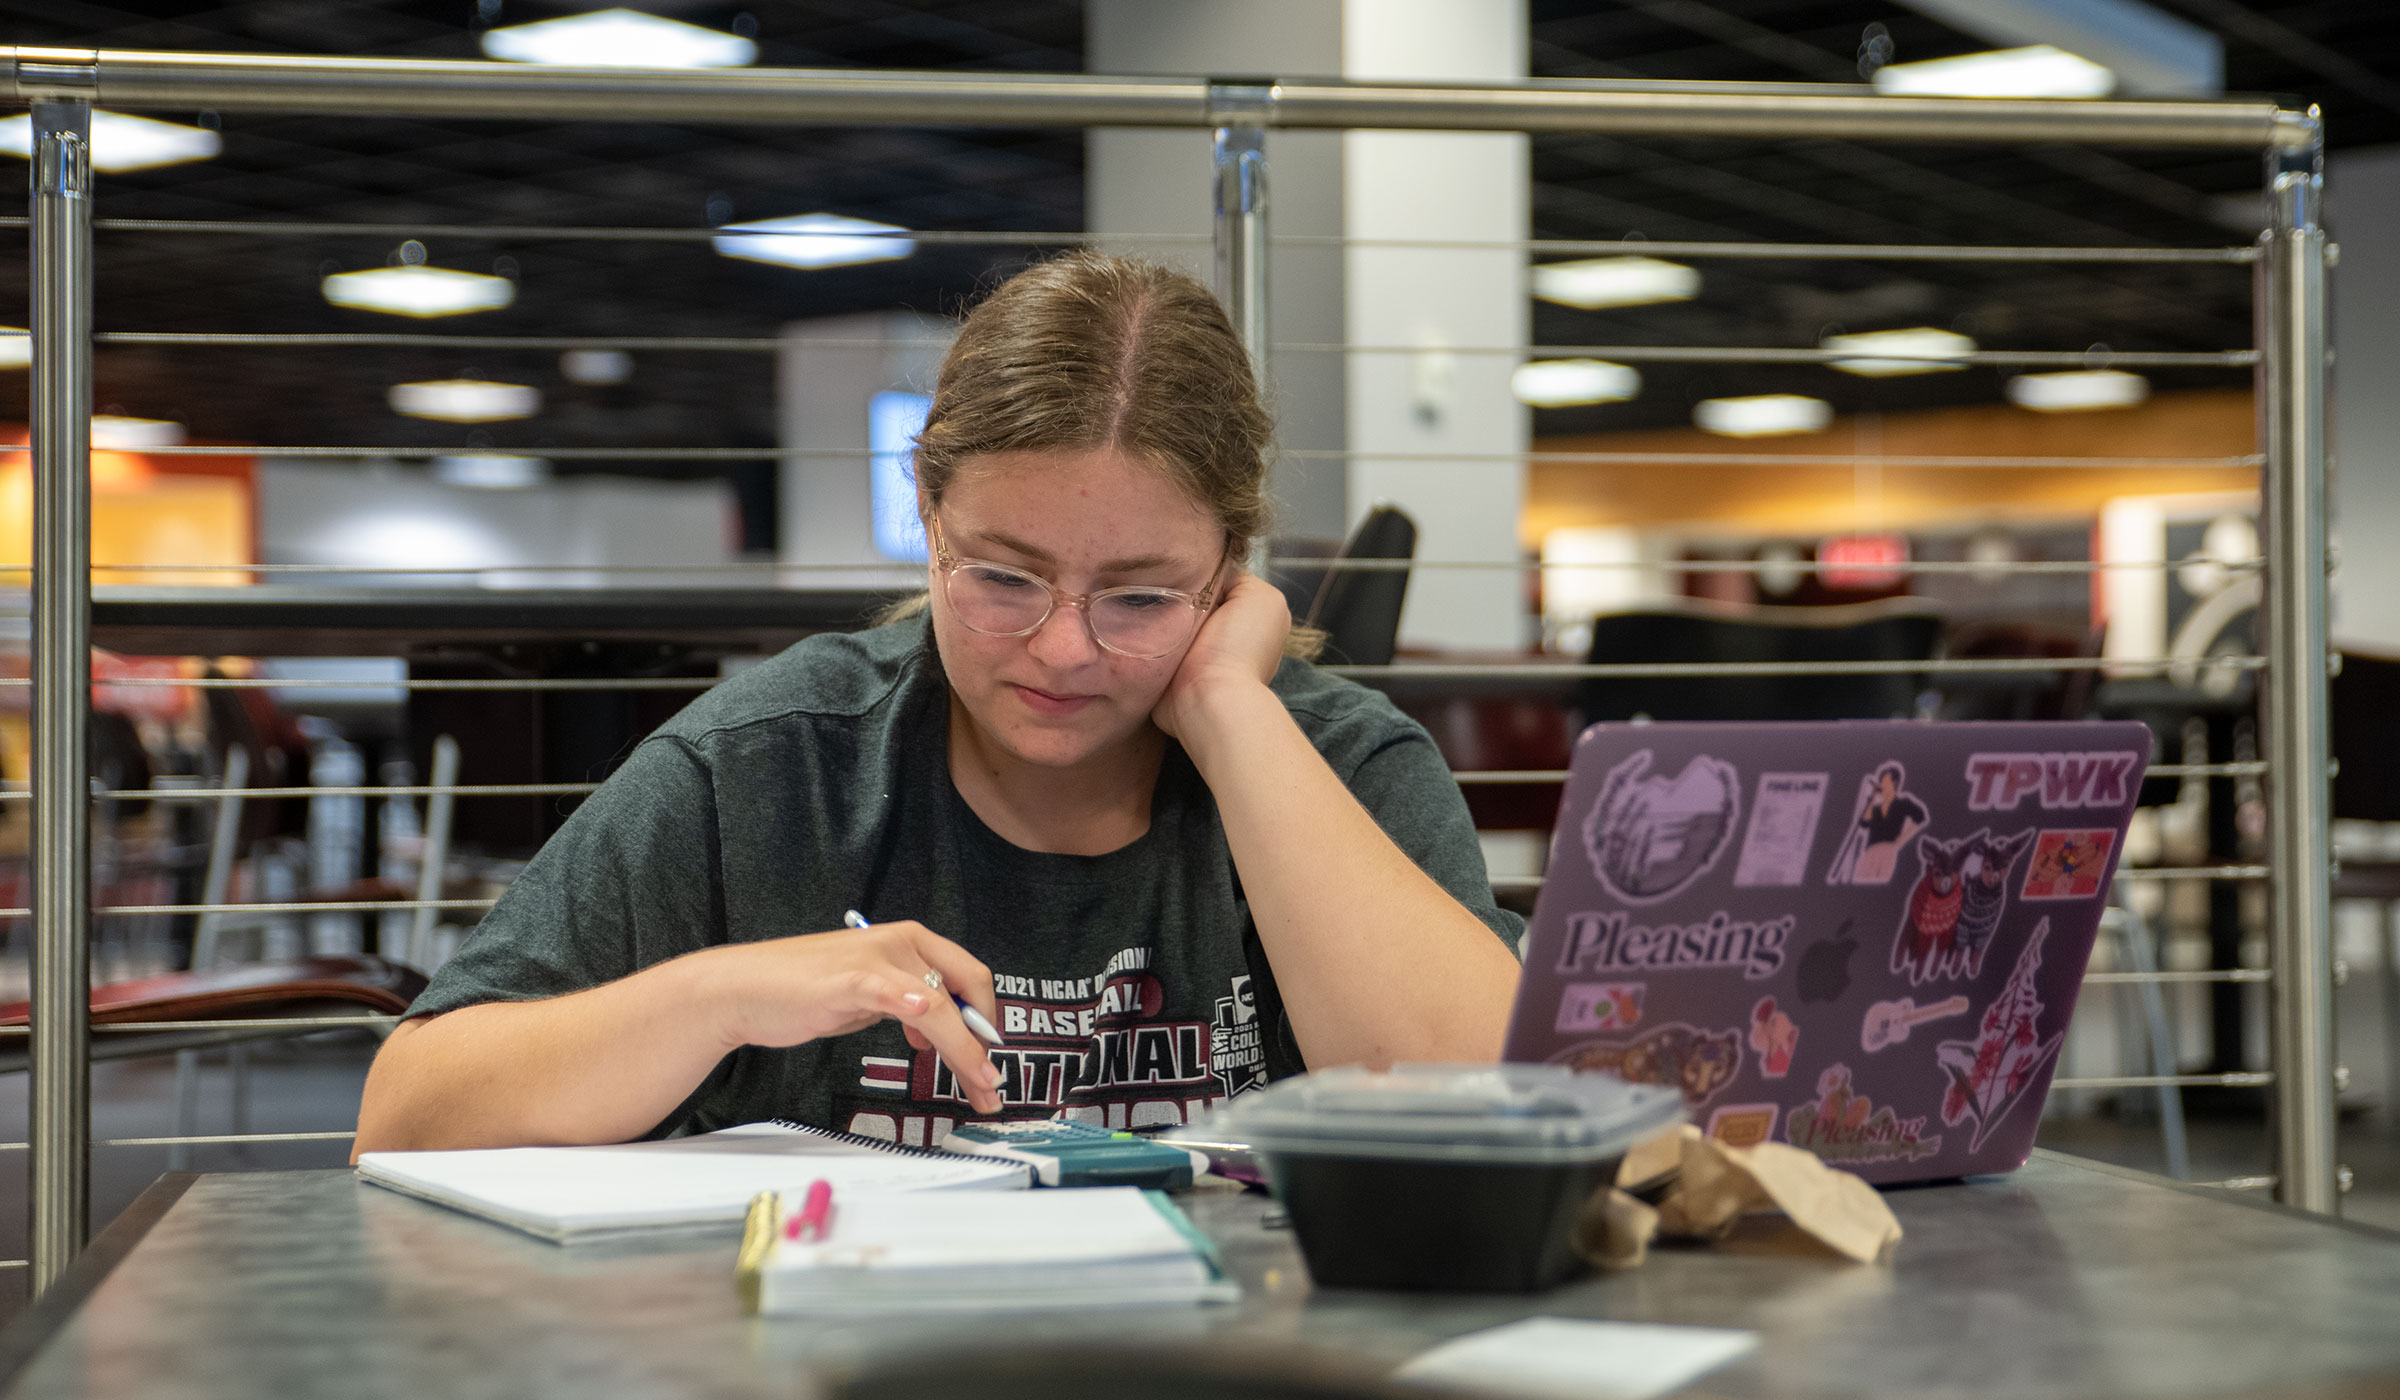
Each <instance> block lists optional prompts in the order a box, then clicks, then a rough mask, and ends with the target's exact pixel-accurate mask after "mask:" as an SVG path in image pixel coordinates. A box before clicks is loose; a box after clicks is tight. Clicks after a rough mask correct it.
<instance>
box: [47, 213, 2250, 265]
mask: <svg viewBox="0 0 2400 1400" xmlns="http://www.w3.org/2000/svg"><path fill="white" fill-rule="evenodd" d="M26 226H27V222H26V219H25V217H24V216H23V215H10V216H6V217H0V228H24V227H26ZM92 228H93V230H94V231H95V232H103V233H189V234H217V235H227V234H230V235H236V236H249V237H259V238H318V237H326V236H332V237H362V238H463V239H472V240H481V241H492V242H508V241H514V240H522V241H526V242H545V243H547V242H616V243H708V244H714V243H715V242H716V241H717V240H719V239H722V238H737V239H738V238H790V237H792V236H793V235H792V233H791V231H790V230H788V229H773V228H744V227H742V226H741V225H738V224H733V225H725V226H721V227H719V226H710V227H700V228H689V227H664V226H658V225H645V224H615V225H607V224H441V223H405V222H404V223H365V222H359V223H348V222H343V221H340V220H330V219H122V218H117V219H111V218H95V219H93V220H92ZM842 237H844V238H869V239H884V240H890V241H905V242H910V243H923V244H930V245H934V246H944V245H949V246H967V247H981V246H999V247H1011V246H1035V245H1042V244H1059V245H1067V246H1073V245H1080V244H1086V243H1096V242H1102V241H1121V242H1135V243H1191V244H1205V243H1209V242H1211V241H1213V240H1212V239H1211V237H1210V235H1207V234H1197V233H1108V234H1102V233H1092V232H1089V231H1087V230H1073V229H856V230H852V229H844V230H843V231H842ZM1267 241H1268V242H1269V243H1270V244H1272V245H1274V246H1277V247H1285V248H1395V249H1397V248H1421V249H1427V250H1442V251H1450V252H1521V253H1531V254H1534V255H1535V256H1537V257H1538V256H1545V255H1548V256H1586V255H1591V254H1596V253H1597V254H1608V253H1625V254H1642V255H1646V256H1651V257H1670V258H1725V259H1733V260H1760V259H1763V260H1771V261H1836V262H1852V261H1857V262H2006V263H2202V264H2208V263H2221V264H2226V265H2243V264H2249V263H2255V262H2257V261H2258V260H2259V253H2258V249H2257V247H2255V246H2254V245H2244V244H2237V245H2231V246H2225V247H2123V246H2100V247H2091V246H2085V247H2074V246H2064V245H2062V246H2058V247H2040V246H2026V245H2008V244H1964V243H1747V242H1738V241H1723V240H1705V239H1658V240H1652V239H1627V238H1613V239H1612V238H1518V239H1488V238H1487V239H1465V238H1352V237H1348V236H1345V235H1342V234H1287V233H1279V234H1273V235H1270V236H1269V238H1268V240H1267Z"/></svg>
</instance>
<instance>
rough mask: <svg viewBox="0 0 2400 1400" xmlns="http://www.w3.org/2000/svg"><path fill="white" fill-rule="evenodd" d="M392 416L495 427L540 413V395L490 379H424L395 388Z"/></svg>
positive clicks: (524, 388) (392, 398) (392, 394)
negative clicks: (399, 415) (482, 424)
mask: <svg viewBox="0 0 2400 1400" xmlns="http://www.w3.org/2000/svg"><path fill="white" fill-rule="evenodd" d="M391 404H392V412H394V413H398V414H401V415H403V416H406V417H409V418H431V419H434V420H436V421H437V422H443V423H498V422H503V421H505V420H507V419H511V418H531V417H532V416H533V415H535V414H537V413H539V412H541V411H542V391H541V390H539V389H536V388H534V387H533V386H532V385H530V384H502V383H498V382H495V381H493V380H489V379H424V380H419V381H417V382H415V383H413V384H394V385H393V386H392V392H391Z"/></svg>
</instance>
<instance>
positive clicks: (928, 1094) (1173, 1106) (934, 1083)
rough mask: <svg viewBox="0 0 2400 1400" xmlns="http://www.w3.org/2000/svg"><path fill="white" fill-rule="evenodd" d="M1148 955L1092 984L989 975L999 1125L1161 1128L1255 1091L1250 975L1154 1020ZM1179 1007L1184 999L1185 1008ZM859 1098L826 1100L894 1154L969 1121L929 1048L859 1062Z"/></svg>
mask: <svg viewBox="0 0 2400 1400" xmlns="http://www.w3.org/2000/svg"><path fill="white" fill-rule="evenodd" d="M1151 951H1152V950H1150V949H1148V948H1127V949H1124V950H1123V951H1121V952H1119V953H1117V954H1116V955H1115V956H1114V957H1111V958H1110V959H1109V960H1108V962H1107V964H1106V965H1105V966H1104V967H1103V968H1102V969H1101V970H1100V972H1099V973H1098V974H1097V975H1095V976H1091V977H1065V978H1057V977H1026V976H1021V975H1017V974H1012V973H1006V972H994V973H993V975H992V984H993V990H994V991H995V992H996V993H997V994H998V995H997V1000H998V1002H999V1011H1000V1015H999V1018H998V1020H999V1028H1000V1034H1001V1038H1002V1039H1004V1040H1006V1041H1007V1042H1008V1043H1007V1045H1005V1046H1004V1047H1001V1048H998V1049H994V1050H992V1051H991V1052H990V1054H991V1058H992V1066H993V1067H994V1068H995V1069H997V1070H999V1071H1000V1102H1001V1104H1002V1108H1001V1113H1000V1117H1002V1118H1003V1119H1025V1118H1049V1117H1054V1116H1060V1117H1066V1118H1072V1119H1077V1120H1080V1121H1083V1122H1087V1123H1092V1124H1095V1125H1097V1126H1100V1127H1106V1128H1115V1129H1127V1128H1151V1127H1168V1126H1172V1125H1175V1124H1179V1123H1184V1122H1187V1121H1189V1120H1190V1119H1191V1118H1192V1117H1193V1116H1194V1115H1196V1114H1197V1113H1198V1112H1199V1111H1200V1110H1201V1109H1203V1108H1206V1107H1207V1106H1208V1105H1209V1104H1211V1103H1214V1102H1216V1101H1218V1100H1220V1099H1223V1098H1226V1097H1229V1096H1230V1095H1233V1094H1237V1093H1241V1092H1243V1091H1245V1090H1248V1089H1253V1088H1257V1087H1259V1086H1261V1085H1264V1084H1265V1083H1266V1079H1267V1072H1266V1047H1265V1042H1264V1039H1263V1028H1262V1024H1261V1022H1260V1020H1259V1017H1258V1009H1257V1003H1256V1002H1255V1000H1254V999H1253V997H1252V993H1251V988H1250V979H1249V977H1247V976H1236V977H1234V978H1232V979H1231V986H1230V989H1229V992H1230V994H1229V995H1226V996H1222V997H1218V998H1215V999H1214V1003H1213V1007H1212V1009H1213V1012H1214V1016H1213V1024H1212V1022H1210V1021H1196V1020H1193V1021H1183V1020H1170V1019H1165V1018H1164V1017H1163V1015H1162V1013H1163V1012H1164V1010H1165V1008H1166V1007H1167V1006H1168V1005H1169V1004H1170V1002H1171V1001H1173V1000H1175V999H1174V998H1170V997H1169V996H1168V995H1167V988H1166V987H1165V985H1164V984H1163V983H1162V982H1161V981H1160V980H1159V978H1158V976H1157V975H1156V973H1155V972H1154V971H1153V969H1152V958H1151ZM1187 1004H1188V1003H1187ZM857 1082H858V1085H859V1087H860V1088H861V1089H864V1090H868V1091H871V1092H870V1093H867V1094H863V1095H862V1094H842V1095H837V1096H836V1099H835V1121H836V1122H837V1123H840V1124H842V1125H843V1127H844V1128H845V1129H846V1130H847V1131H849V1132H853V1133H858V1134H861V1135H863V1136H866V1137H873V1138H881V1139H883V1140H885V1141H887V1142H897V1143H900V1144H902V1145H903V1146H910V1147H929V1146H933V1145H935V1144H937V1143H939V1142H940V1141H941V1140H942V1139H943V1138H944V1137H947V1136H948V1135H949V1133H950V1129H951V1128H952V1127H954V1126H955V1125H956V1124H957V1123H958V1122H959V1121H960V1120H962V1119H966V1118H971V1117H974V1116H976V1115H975V1113H974V1111H973V1110H972V1109H970V1108H968V1107H967V1095H966V1091H965V1089H964V1088H963V1087H962V1086H961V1085H960V1084H959V1082H958V1077H957V1075H956V1074H954V1073H953V1072H952V1071H951V1068H950V1066H949V1065H948V1064H947V1063H946V1062H945V1061H944V1060H943V1059H942V1057H941V1055H940V1054H939V1052H937V1051H934V1050H917V1051H913V1052H911V1055H910V1057H909V1058H907V1059H899V1058H895V1057H891V1056H877V1055H862V1056H860V1057H859V1076H858V1081H857Z"/></svg>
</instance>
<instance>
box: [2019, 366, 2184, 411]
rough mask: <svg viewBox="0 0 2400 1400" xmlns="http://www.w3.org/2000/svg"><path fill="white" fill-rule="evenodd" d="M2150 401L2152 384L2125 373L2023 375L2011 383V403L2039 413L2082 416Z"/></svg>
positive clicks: (2117, 371)
mask: <svg viewBox="0 0 2400 1400" xmlns="http://www.w3.org/2000/svg"><path fill="white" fill-rule="evenodd" d="M2148 397H2150V381H2149V380H2147V379H2144V378H2143V377H2142V376H2140V375H2138V374H2127V373H2126V372H2125V371H2123V370H2121V369H2083V370H2069V371H2067V372H2065V373H2062V374H2020V375H2018V376H2017V377H2016V378H2014V379H2011V380H2010V381H2008V401H2009V402H2010V403H2013V404H2015V405H2016V406H2017V407H2019V408H2030V409H2032V410H2033V411H2034V412H2036V413H2080V412H2083V411H2086V410H2089V409H2095V408H2128V407H2131V406H2132V405H2134V404H2137V403H2140V402H2141V401H2142V400H2144V399H2146V398H2148Z"/></svg>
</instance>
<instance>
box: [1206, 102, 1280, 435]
mask: <svg viewBox="0 0 2400 1400" xmlns="http://www.w3.org/2000/svg"><path fill="white" fill-rule="evenodd" d="M1213 91H1214V92H1215V93H1219V94H1222V93H1244V92H1248V91H1250V90H1249V89H1239V88H1219V89H1215V90H1213ZM1260 91H1261V93H1262V96H1261V98H1260V99H1258V100H1259V101H1261V102H1263V100H1264V98H1263V89H1262V90H1260ZM1218 101H1219V105H1220V106H1222V105H1224V99H1223V98H1221V97H1220V98H1219V99H1218ZM1266 138H1267V133H1266V130H1265V128H1263V127H1259V126H1220V127H1218V128H1217V167H1216V176H1217V221H1216V243H1217V295H1218V296H1219V297H1220V298H1222V299H1223V300H1224V302H1225V310H1226V313H1227V314H1228V315H1230V316H1231V317H1232V318H1233V329H1234V332H1235V334H1237V335H1239V336H1241V338H1242V344H1243V345H1244V346H1245V347H1247V348H1248V349H1249V351H1250V371H1251V373H1252V374H1254V375H1256V376H1257V377H1258V387H1259V391H1260V392H1261V393H1264V392H1266V389H1267V368H1268V360H1269V352H1268V341H1267V148H1266Z"/></svg>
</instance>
